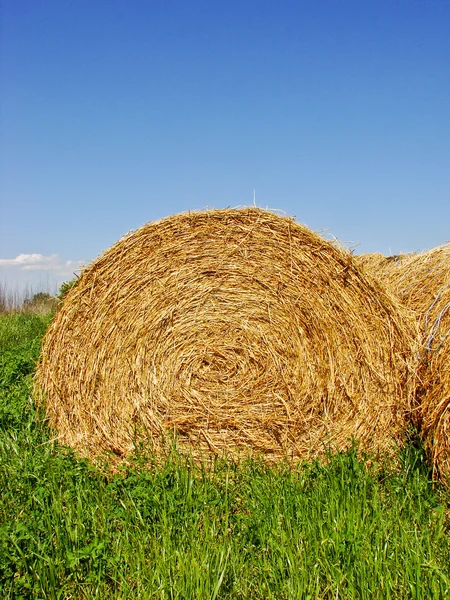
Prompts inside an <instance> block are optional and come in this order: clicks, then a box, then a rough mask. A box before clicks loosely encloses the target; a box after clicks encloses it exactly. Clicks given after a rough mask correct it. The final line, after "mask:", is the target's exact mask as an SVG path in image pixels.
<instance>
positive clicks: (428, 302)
mask: <svg viewBox="0 0 450 600" xmlns="http://www.w3.org/2000/svg"><path fill="white" fill-rule="evenodd" d="M380 256H381V255H380ZM358 258H359V259H360V260H361V262H362V264H363V265H364V266H365V267H366V268H368V270H369V271H370V272H371V273H372V274H373V275H374V276H378V277H381V278H382V279H383V281H384V282H385V283H386V284H387V285H388V286H389V288H390V289H391V290H392V291H393V292H394V293H395V294H396V295H397V296H398V297H399V298H400V300H401V301H402V302H403V304H404V305H405V306H406V307H407V308H409V309H411V310H412V311H413V312H414V313H415V316H416V319H417V321H418V323H419V325H420V349H419V353H420V362H419V367H418V375H419V380H420V385H419V387H418V390H417V396H418V410H417V412H416V415H417V418H416V421H417V424H418V426H419V427H420V428H421V430H422V434H423V438H424V441H425V445H426V448H427V451H428V454H429V456H430V458H431V460H432V463H433V467H434V471H435V474H436V475H439V476H441V478H442V479H443V480H445V481H446V483H447V485H450V244H446V245H443V246H439V247H437V248H434V249H433V250H429V251H427V252H422V253H420V254H405V255H401V260H399V261H390V262H387V261H388V259H387V258H386V257H383V258H384V261H382V260H381V259H380V260H378V261H375V260H373V259H372V258H370V255H363V256H361V257H358Z"/></svg>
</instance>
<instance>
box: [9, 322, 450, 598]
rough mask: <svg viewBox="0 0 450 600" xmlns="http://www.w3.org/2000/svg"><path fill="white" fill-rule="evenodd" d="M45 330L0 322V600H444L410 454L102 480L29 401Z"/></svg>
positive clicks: (422, 484) (420, 477)
mask: <svg viewBox="0 0 450 600" xmlns="http://www.w3.org/2000/svg"><path fill="white" fill-rule="evenodd" d="M48 322H49V317H48V316H42V315H32V314H28V315H25V314H18V315H0V493H1V499H0V596H1V597H2V598H14V599H20V598H33V599H36V598H51V599H75V598H76V599H78V598H101V599H107V598H114V599H120V598H124V599H125V598H126V599H130V598H154V599H175V598H177V599H193V600H194V599H211V600H212V599H249V600H250V599H251V600H257V599H264V600H266V599H271V598H273V599H277V600H280V599H284V598H286V599H297V598H298V599H300V598H301V599H303V598H304V599H307V598H311V599H313V598H329V599H338V598H341V599H353V598H355V599H356V598H358V599H363V598H370V599H373V598H392V599H400V598H412V599H424V600H425V599H430V598H448V597H450V514H449V510H450V494H449V492H447V491H445V490H443V489H441V488H440V487H433V486H432V484H431V483H430V472H429V469H428V467H427V465H426V463H425V461H424V456H423V452H422V450H421V448H420V447H417V446H416V445H414V443H411V444H410V445H409V446H408V447H407V448H406V449H404V450H403V451H402V452H400V453H399V455H398V461H391V462H390V463H388V464H386V463H383V461H380V460H378V461H373V460H372V461H370V460H368V459H359V458H358V455H357V452H356V449H355V448H354V449H352V450H350V451H348V452H347V453H345V454H340V455H336V456H334V457H330V458H329V461H328V464H326V465H323V464H322V465H320V464H318V463H313V464H307V465H299V466H296V467H295V468H290V467H289V466H288V465H286V464H281V465H278V466H273V465H272V466H270V465H267V464H264V463H263V462H258V461H256V460H253V461H248V462H247V463H245V464H241V465H239V466H236V465H233V464H227V463H223V462H222V463H221V462H217V463H216V464H215V465H212V466H210V467H206V466H204V467H201V466H198V465H194V464H192V463H191V462H190V461H189V460H188V459H183V458H182V457H180V456H177V455H176V454H174V455H173V456H171V457H170V458H168V459H167V460H166V461H165V463H164V464H162V465H159V466H156V464H155V463H153V464H152V461H151V459H150V463H148V462H147V464H146V462H145V461H146V460H149V457H146V458H145V457H143V456H139V455H137V456H136V457H135V459H134V461H133V463H132V464H131V465H129V466H128V467H127V468H126V469H125V468H124V469H123V470H121V471H119V472H118V473H116V474H115V475H111V474H109V475H108V474H105V472H102V471H101V470H99V469H95V468H94V467H93V466H91V465H90V464H89V463H88V462H87V461H85V460H80V459H78V458H76V457H75V456H74V455H73V454H72V453H71V452H70V450H68V449H67V448H63V447H60V446H58V444H57V443H56V442H54V441H53V440H52V433H51V432H50V431H49V429H48V427H47V425H46V422H45V418H44V415H43V414H42V413H41V412H39V411H37V410H36V408H35V407H34V406H33V403H32V402H31V400H30V389H31V380H32V374H33V370H34V366H35V361H36V360H37V358H38V354H39V347H40V340H41V338H42V335H43V334H44V332H45V329H46V327H47V325H48ZM394 463H395V464H394Z"/></svg>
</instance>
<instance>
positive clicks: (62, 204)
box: [0, 0, 450, 282]
mask: <svg viewBox="0 0 450 600" xmlns="http://www.w3.org/2000/svg"><path fill="white" fill-rule="evenodd" d="M0 17H1V53H0V54H1V59H0V61H1V62H0V84H1V85H0V87H1V100H0V101H1V106H0V109H1V132H0V133H1V138H0V139H1V147H0V182H1V183H0V185H1V189H0V192H1V200H0V201H1V206H0V211H1V212H0V216H1V219H0V280H3V279H6V280H9V281H21V282H23V281H31V282H35V281H37V280H38V279H39V278H40V280H46V279H47V280H48V279H49V278H50V279H51V280H52V281H53V280H55V281H61V280H64V279H67V278H70V274H71V273H72V272H73V269H74V267H76V266H77V265H78V264H79V262H78V261H83V262H89V261H90V260H92V259H93V258H95V257H96V256H97V255H98V254H99V253H101V252H102V251H103V250H105V249H106V248H108V247H109V246H111V245H112V244H113V243H115V242H116V241H117V240H118V239H119V238H120V237H121V236H122V235H123V234H124V233H126V232H127V231H129V230H131V229H136V228H138V227H139V226H141V225H143V224H144V223H146V222H147V221H150V220H154V219H159V218H161V217H163V216H166V215H170V214H173V213H176V212H180V211H185V210H192V209H202V208H205V207H207V206H211V207H215V208H221V207H225V206H238V205H245V204H251V203H252V201H253V190H254V189H256V199H257V204H258V205H260V206H263V207H265V206H268V207H270V208H274V209H281V210H283V211H285V212H286V213H287V214H289V215H294V216H295V217H296V218H297V220H298V221H299V222H301V223H305V224H306V225H308V226H309V227H311V228H312V229H315V230H322V229H326V230H328V231H329V233H330V234H331V235H333V236H335V237H337V238H338V239H340V240H342V241H344V242H352V243H355V244H359V246H358V248H357V252H373V251H379V252H383V253H398V252H401V251H413V250H421V249H426V248H430V247H434V246H436V245H438V244H441V243H443V242H445V241H447V240H449V239H450V227H449V225H450V2H448V1H443V0H440V1H436V0H428V1H426V2H425V1H420V2H419V1H415V0H396V1H394V0H390V1H386V0H376V1H375V0H374V1H372V2H370V1H365V0H358V1H354V0H339V1H332V0H308V1H304V0H297V1H291V0H270V1H268V0H259V1H252V0H240V1H235V0H227V1H222V0H184V1H181V0H177V1H175V0H145V1H144V0H1V14H0Z"/></svg>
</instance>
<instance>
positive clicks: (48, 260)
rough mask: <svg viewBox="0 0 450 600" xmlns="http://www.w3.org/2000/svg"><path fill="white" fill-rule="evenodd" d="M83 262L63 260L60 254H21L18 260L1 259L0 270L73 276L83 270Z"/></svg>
mask: <svg viewBox="0 0 450 600" xmlns="http://www.w3.org/2000/svg"><path fill="white" fill-rule="evenodd" d="M82 265H83V262H82V261H81V260H66V261H64V260H62V259H61V258H60V257H59V256H58V254H50V255H47V256H46V255H44V254H19V255H18V256H16V258H0V268H2V267H3V268H6V269H15V270H19V271H47V272H49V271H50V272H52V273H55V274H58V275H72V274H73V272H74V271H77V270H79V269H80V268H81V266H82Z"/></svg>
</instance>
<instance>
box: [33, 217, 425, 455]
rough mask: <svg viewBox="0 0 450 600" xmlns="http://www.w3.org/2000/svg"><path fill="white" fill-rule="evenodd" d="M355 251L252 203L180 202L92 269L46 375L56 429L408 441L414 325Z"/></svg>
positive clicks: (223, 439) (197, 446) (144, 436)
mask: <svg viewBox="0 0 450 600" xmlns="http://www.w3.org/2000/svg"><path fill="white" fill-rule="evenodd" d="M405 314H406V312H405V311H403V309H402V308H401V306H400V304H399V303H398V302H397V300H396V299H395V298H394V296H392V295H391V294H390V293H389V292H387V291H385V290H384V289H383V288H382V287H381V286H380V285H379V284H378V283H377V282H376V280H375V279H374V278H372V277H371V276H370V275H368V274H367V273H366V272H365V271H364V270H363V269H360V268H359V267H358V265H357V264H356V261H355V260H354V257H353V256H352V255H351V254H350V253H349V252H348V251H344V250H342V249H339V248H337V247H335V246H334V245H333V244H331V243H330V242H328V241H326V240H324V239H323V238H321V237H320V236H319V235H317V234H315V233H313V232H312V231H310V230H309V229H308V228H306V227H304V226H302V225H299V224H298V223H296V222H295V221H294V220H293V219H291V218H288V217H281V216H278V215H276V214H274V213H272V212H269V211H266V210H261V209H258V208H254V207H253V208H244V209H225V210H208V211H204V212H191V213H185V214H179V215H174V216H171V217H168V218H166V219H163V220H161V221H158V222H155V223H148V224H147V225H145V226H144V227H142V228H141V229H139V230H137V231H135V232H133V233H131V234H130V235H128V236H126V237H125V238H122V239H121V240H120V241H119V242H117V244H115V245H114V246H112V247H111V248H110V249H109V250H107V251H106V252H105V253H104V254H103V255H102V256H101V257H100V258H98V259H97V260H96V261H94V262H93V263H92V264H91V265H90V266H89V267H87V268H86V269H85V270H84V272H83V273H82V275H81V278H80V280H79V282H78V285H77V286H76V287H75V288H74V289H73V290H71V291H70V292H69V294H68V295H67V296H66V298H65V299H64V301H63V303H62V306H61V308H60V310H59V311H58V313H57V315H56V318H55V320H54V322H53V323H52V325H51V327H50V329H49V330H48V332H47V335H46V337H45V340H44V345H43V350H42V356H41V361H40V364H39V367H38V371H37V385H38V389H39V390H40V392H41V393H40V395H42V393H43V394H44V395H45V397H46V407H47V412H48V415H49V418H50V422H51V425H52V426H53V427H54V428H55V429H56V430H57V431H58V434H59V438H60V440H61V442H63V443H65V444H68V445H70V446H72V447H74V448H75V449H76V450H77V451H78V452H80V453H81V454H83V455H87V456H90V457H95V456H97V455H99V454H102V453H103V452H105V451H106V452H113V453H115V454H116V455H118V456H120V457H125V456H127V455H128V454H129V453H130V452H132V451H133V448H134V447H135V445H136V444H137V443H140V442H142V441H144V442H145V443H147V444H149V445H150V446H151V448H152V449H153V450H154V451H155V452H157V453H163V452H164V451H165V449H166V447H167V444H168V443H169V441H170V440H171V439H172V438H175V440H176V443H177V445H178V447H179V449H180V450H181V451H186V452H189V453H192V454H193V455H194V456H197V457H205V456H211V455H212V454H222V453H230V454H231V455H233V456H234V457H238V456H241V455H246V454H249V453H255V452H256V453H262V454H264V455H265V456H267V457H268V458H273V459H277V458H281V457H286V456H287V457H296V458H312V457H316V456H318V455H320V454H322V453H323V452H324V450H325V448H327V447H332V448H334V449H336V450H342V449H345V448H347V447H348V445H349V443H350V441H351V439H352V438H356V439H357V440H359V441H360V443H361V447H362V449H364V450H367V451H376V452H377V451H391V450H392V449H393V448H394V447H395V446H396V444H398V443H399V442H401V441H402V439H403V436H404V430H405V420H406V415H407V413H408V410H409V399H410V383H411V382H410V375H409V374H410V366H409V364H408V360H409V359H408V356H409V354H408V351H409V348H410V344H411V342H410V338H411V337H413V335H414V328H413V326H412V325H410V323H409V321H408V319H407V318H406V317H405Z"/></svg>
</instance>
